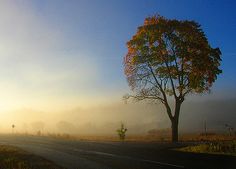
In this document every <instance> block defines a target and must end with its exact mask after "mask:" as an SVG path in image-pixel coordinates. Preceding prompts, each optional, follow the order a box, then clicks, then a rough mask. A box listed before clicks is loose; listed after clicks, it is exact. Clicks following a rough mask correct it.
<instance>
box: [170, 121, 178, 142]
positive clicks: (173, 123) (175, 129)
mask: <svg viewBox="0 0 236 169" xmlns="http://www.w3.org/2000/svg"><path fill="white" fill-rule="evenodd" d="M171 128H172V142H178V141H179V136H178V135H179V132H178V119H176V118H174V119H173V120H171Z"/></svg>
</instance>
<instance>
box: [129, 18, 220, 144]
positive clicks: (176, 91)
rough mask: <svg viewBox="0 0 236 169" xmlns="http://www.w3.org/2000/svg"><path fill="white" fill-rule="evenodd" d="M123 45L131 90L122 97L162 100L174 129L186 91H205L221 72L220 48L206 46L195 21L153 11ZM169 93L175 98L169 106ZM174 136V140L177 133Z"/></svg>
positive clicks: (187, 92) (202, 34)
mask: <svg viewBox="0 0 236 169" xmlns="http://www.w3.org/2000/svg"><path fill="white" fill-rule="evenodd" d="M127 47H128V53H127V55H126V56H125V57H124V72H125V75H126V77H127V81H128V84H129V86H130V87H131V89H132V91H133V92H134V94H132V95H126V96H125V97H126V98H130V97H133V98H135V99H136V100H146V99H149V100H152V101H160V102H162V103H163V104H164V105H165V107H166V110H167V114H168V116H169V118H170V120H171V122H172V129H173V128H177V129H175V130H177V131H176V132H177V133H178V119H179V112H180V107H181V104H182V102H183V101H184V99H185V97H186V95H188V94H189V93H203V92H207V91H209V90H210V88H211V86H212V84H213V82H215V80H216V79H217V75H219V74H220V73H222V70H220V68H219V66H220V61H221V58H220V56H221V51H220V49H219V48H212V47H211V46H210V44H209V43H208V40H207V38H206V35H205V34H204V32H203V30H202V29H201V27H200V25H199V24H198V23H196V22H195V21H187V20H184V21H179V20H175V19H173V20H171V19H166V18H164V17H162V16H157V15H155V16H151V17H148V18H146V19H145V21H144V24H143V25H142V26H140V27H138V30H137V32H136V34H135V35H134V36H133V37H132V39H131V40H130V41H128V42H127ZM170 97H173V98H174V99H175V107H174V108H173V110H172V109H171V107H170V105H169V101H168V100H169V98H170ZM173 123H175V124H173ZM173 125H177V127H174V126H173ZM176 132H174V133H176ZM174 133H173V132H172V135H173V134H174ZM175 137H177V138H175V140H176V139H177V140H178V134H177V136H175Z"/></svg>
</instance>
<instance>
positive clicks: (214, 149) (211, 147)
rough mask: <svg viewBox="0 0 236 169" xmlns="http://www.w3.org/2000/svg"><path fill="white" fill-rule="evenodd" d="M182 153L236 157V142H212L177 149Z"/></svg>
mask: <svg viewBox="0 0 236 169" xmlns="http://www.w3.org/2000/svg"><path fill="white" fill-rule="evenodd" d="M177 150H179V151H184V152H193V153H209V154H224V155H232V156H236V141H234V140H232V141H214V142H206V143H202V144H198V145H195V146H188V147H183V148H180V149H177Z"/></svg>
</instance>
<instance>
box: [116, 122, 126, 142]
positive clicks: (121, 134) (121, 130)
mask: <svg viewBox="0 0 236 169" xmlns="http://www.w3.org/2000/svg"><path fill="white" fill-rule="evenodd" d="M127 130H128V129H127V128H125V125H124V123H121V126H120V128H119V129H117V130H116V131H117V134H118V135H119V137H120V140H122V141H124V140H125V133H126V132H127Z"/></svg>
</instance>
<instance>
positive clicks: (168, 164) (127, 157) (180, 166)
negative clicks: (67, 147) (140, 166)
mask: <svg viewBox="0 0 236 169" xmlns="http://www.w3.org/2000/svg"><path fill="white" fill-rule="evenodd" d="M73 150H74V151H77V152H83V153H88V154H97V155H103V156H110V157H118V158H126V159H131V160H137V161H142V162H146V163H154V164H158V165H162V166H170V167H175V168H185V167H184V166H182V165H175V164H170V163H164V162H159V161H152V160H146V159H139V158H134V157H129V156H121V155H117V154H110V153H104V152H99V151H86V150H79V149H76V148H74V149H73Z"/></svg>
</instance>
